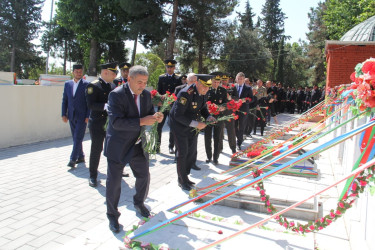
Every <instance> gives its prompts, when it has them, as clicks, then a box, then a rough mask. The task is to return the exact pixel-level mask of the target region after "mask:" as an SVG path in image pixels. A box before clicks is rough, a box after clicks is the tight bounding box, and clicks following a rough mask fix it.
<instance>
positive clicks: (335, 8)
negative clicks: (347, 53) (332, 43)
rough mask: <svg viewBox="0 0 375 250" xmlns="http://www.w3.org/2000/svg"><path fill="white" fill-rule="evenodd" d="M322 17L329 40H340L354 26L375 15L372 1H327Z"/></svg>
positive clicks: (374, 6) (374, 4)
mask: <svg viewBox="0 0 375 250" xmlns="http://www.w3.org/2000/svg"><path fill="white" fill-rule="evenodd" d="M326 6H327V9H326V10H325V13H324V15H323V19H324V24H325V26H326V27H327V32H328V35H329V39H330V40H340V38H341V37H342V36H343V35H344V34H345V33H346V32H347V31H349V30H350V29H351V28H353V27H354V26H355V25H357V24H359V23H361V22H363V21H364V20H366V19H368V18H369V17H371V16H373V15H375V1H373V0H327V1H326Z"/></svg>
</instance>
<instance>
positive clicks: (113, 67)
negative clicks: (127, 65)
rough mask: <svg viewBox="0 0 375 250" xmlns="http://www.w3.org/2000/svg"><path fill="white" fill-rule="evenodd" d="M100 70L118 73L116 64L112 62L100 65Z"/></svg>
mask: <svg viewBox="0 0 375 250" xmlns="http://www.w3.org/2000/svg"><path fill="white" fill-rule="evenodd" d="M100 68H101V69H108V70H110V71H112V72H114V73H116V74H117V73H118V70H117V63H115V62H112V63H106V64H102V65H100Z"/></svg>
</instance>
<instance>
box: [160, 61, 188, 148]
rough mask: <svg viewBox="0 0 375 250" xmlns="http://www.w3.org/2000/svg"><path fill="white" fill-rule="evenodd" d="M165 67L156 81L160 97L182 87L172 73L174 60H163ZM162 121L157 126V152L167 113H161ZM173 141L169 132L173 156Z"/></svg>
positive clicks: (179, 80) (178, 79)
mask: <svg viewBox="0 0 375 250" xmlns="http://www.w3.org/2000/svg"><path fill="white" fill-rule="evenodd" d="M164 64H165V67H166V71H167V72H166V73H165V74H163V75H161V76H159V81H158V92H159V94H160V95H165V94H166V93H167V91H168V92H170V93H171V94H172V93H174V91H175V88H176V87H177V86H179V85H182V83H181V79H180V77H179V76H178V75H176V74H175V73H174V70H175V66H176V64H177V62H176V61H175V60H165V61H164ZM163 114H164V119H163V121H162V122H161V123H159V124H158V128H157V130H158V140H159V141H158V145H159V148H158V149H157V152H160V145H161V134H162V130H163V126H164V123H165V119H167V116H168V115H169V111H166V112H164V113H163ZM173 148H174V139H173V135H172V134H171V132H169V153H170V154H174V150H173Z"/></svg>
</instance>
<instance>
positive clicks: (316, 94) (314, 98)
mask: <svg viewBox="0 0 375 250" xmlns="http://www.w3.org/2000/svg"><path fill="white" fill-rule="evenodd" d="M321 96H322V93H321V92H320V90H319V88H318V85H314V87H313V90H312V91H311V107H310V108H312V107H314V106H315V105H316V104H318V103H319V102H320V98H321Z"/></svg>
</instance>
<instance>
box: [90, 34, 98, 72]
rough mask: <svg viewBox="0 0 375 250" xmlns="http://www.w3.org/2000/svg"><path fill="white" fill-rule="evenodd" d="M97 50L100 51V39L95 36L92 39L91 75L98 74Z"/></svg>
mask: <svg viewBox="0 0 375 250" xmlns="http://www.w3.org/2000/svg"><path fill="white" fill-rule="evenodd" d="M97 51H98V41H97V40H96V39H94V38H92V39H91V41H90V62H89V70H88V75H89V76H97V71H96V62H97Z"/></svg>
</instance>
